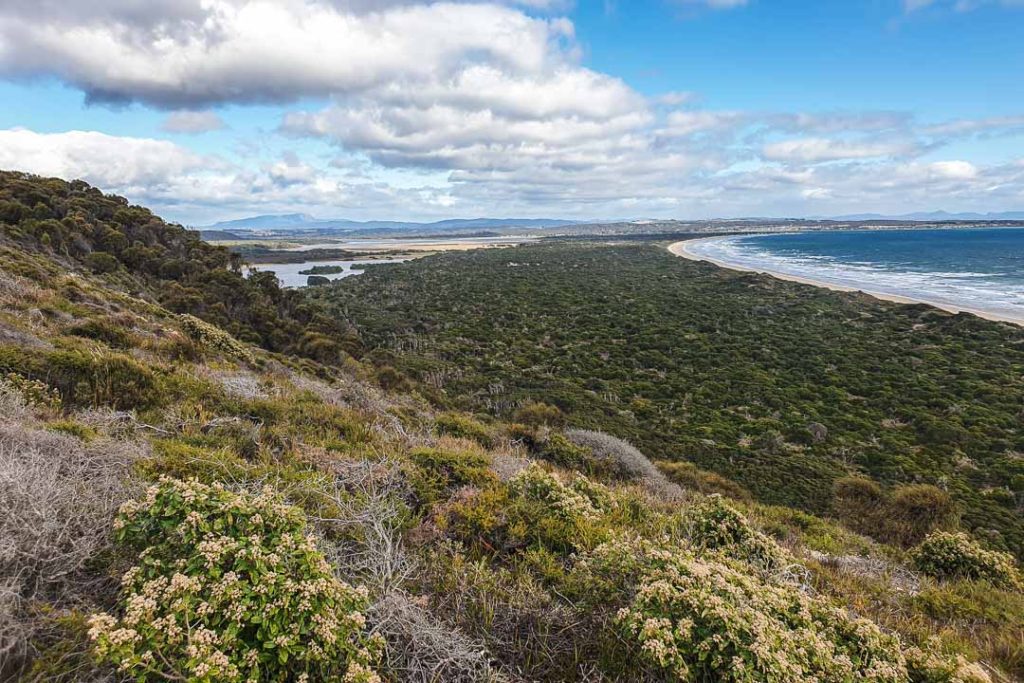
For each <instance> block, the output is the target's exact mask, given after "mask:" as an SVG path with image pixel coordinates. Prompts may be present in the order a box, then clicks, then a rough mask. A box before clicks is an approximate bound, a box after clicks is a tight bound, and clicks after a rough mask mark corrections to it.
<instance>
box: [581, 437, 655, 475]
mask: <svg viewBox="0 0 1024 683" xmlns="http://www.w3.org/2000/svg"><path fill="white" fill-rule="evenodd" d="M565 436H566V438H567V439H569V441H571V442H572V443H574V444H576V445H577V446H581V447H583V448H586V449H588V450H589V451H590V452H591V453H592V454H593V455H594V457H595V458H597V459H599V460H604V461H605V462H607V463H608V464H609V466H610V467H611V468H612V471H613V472H614V473H615V474H616V475H618V476H619V477H620V478H622V479H627V480H630V481H636V480H642V479H651V480H655V479H657V480H662V479H664V478H665V475H663V474H662V473H661V472H660V471H659V470H658V468H657V467H655V466H654V465H653V464H652V463H651V461H650V460H648V459H647V456H645V455H644V454H643V453H641V452H640V451H639V450H637V449H636V448H635V447H634V446H632V445H631V444H630V443H628V442H626V441H623V440H622V439H617V438H615V437H614V436H612V435H610V434H605V433H604V432H594V431H590V430H587V429H569V430H566V432H565Z"/></svg>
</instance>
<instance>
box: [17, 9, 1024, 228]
mask: <svg viewBox="0 0 1024 683" xmlns="http://www.w3.org/2000/svg"><path fill="white" fill-rule="evenodd" d="M1022 36H1024V0H815V1H809V0H808V1H797V0H629V1H627V0H576V1H575V2H574V1H573V0H503V1H498V2H478V1H475V0H458V1H451V2H425V1H422V0H419V1H417V0H379V1H374V0H90V1H89V2H81V3H79V2H73V3H68V2H66V0H0V169H8V170H22V171H28V172H32V173H37V174H41V175H47V176H60V177H63V178H68V179H70V178H81V179H83V180H86V181H88V182H90V183H92V184H94V185H96V186H98V187H100V188H101V189H103V190H104V191H106V192H112V193H116V194H121V195H125V196H127V197H128V198H129V199H130V200H131V201H133V202H135V203H139V204H143V205H145V206H149V207H150V208H152V209H153V210H154V211H156V212H157V213H158V214H160V215H161V216H163V217H165V218H167V219H169V220H173V221H178V222H181V223H184V224H186V225H196V226H198V225H208V224H212V223H214V222H216V221H219V220H227V219H232V218H239V217H244V216H251V215H256V214H270V213H308V214H311V215H314V216H317V217H321V218H328V217H330V218H349V219H356V220H437V219H443V218H458V217H461V218H469V217H480V216H489V217H545V218H577V219H613V218H679V219H691V218H692V219H695V218H713V217H739V216H776V217H781V216H825V215H842V214H849V213H866V212H878V213H886V214H898V213H904V212H911V211H931V210H939V209H942V210H947V211H979V212H989V211H1011V210H1017V211H1019V210H1024V40H1022V39H1021V37H1022Z"/></svg>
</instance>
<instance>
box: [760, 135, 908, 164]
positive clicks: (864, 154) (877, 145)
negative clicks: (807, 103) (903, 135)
mask: <svg viewBox="0 0 1024 683" xmlns="http://www.w3.org/2000/svg"><path fill="white" fill-rule="evenodd" d="M913 150H914V148H913V146H911V145H908V144H906V143H885V142H849V141H844V140H830V139H827V138H801V139H796V140H784V141H781V142H773V143H771V144H768V145H765V146H764V148H763V149H762V150H761V154H762V156H764V158H765V159H769V160H771V161H786V162H797V163H818V162H823V161H837V160H840V159H869V158H872V157H901V156H907V155H908V154H910V153H912V152H913Z"/></svg>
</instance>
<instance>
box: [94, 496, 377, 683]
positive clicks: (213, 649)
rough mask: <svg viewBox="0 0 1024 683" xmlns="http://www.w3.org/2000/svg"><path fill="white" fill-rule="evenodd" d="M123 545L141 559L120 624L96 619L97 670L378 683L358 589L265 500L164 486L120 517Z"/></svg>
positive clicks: (292, 512)
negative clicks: (109, 665) (102, 663)
mask: <svg viewBox="0 0 1024 683" xmlns="http://www.w3.org/2000/svg"><path fill="white" fill-rule="evenodd" d="M115 529H116V533H117V537H118V540H119V541H120V542H121V543H122V544H124V545H125V546H127V547H129V548H131V549H133V550H135V551H137V552H138V553H139V555H138V556H139V562H138V564H137V565H135V566H134V567H132V568H131V569H129V570H128V571H127V572H126V573H125V575H124V577H123V579H122V583H123V597H122V600H121V608H122V611H123V613H122V615H121V616H120V617H114V616H112V615H109V614H96V615H94V616H93V617H92V618H91V619H90V626H91V628H90V637H91V638H92V639H93V641H94V643H95V647H96V651H97V653H98V654H99V656H101V657H102V658H104V659H107V660H109V661H111V662H113V663H114V664H116V665H117V666H118V668H119V669H120V670H121V671H123V672H125V673H127V674H129V675H132V676H136V677H138V678H139V679H145V678H155V677H162V678H168V679H172V680H193V681H250V680H266V681H305V680H308V679H313V680H318V681H341V680H343V679H344V680H345V681H379V680H380V679H379V677H378V676H377V675H376V674H375V673H373V671H372V670H371V669H370V666H371V665H372V663H373V662H374V661H375V659H376V656H377V654H376V653H377V650H378V649H379V642H378V639H376V638H369V637H367V636H366V634H365V630H364V627H365V617H364V616H363V612H364V611H365V610H366V608H367V606H368V601H367V595H366V591H365V589H361V588H360V589H357V588H353V587H351V586H349V585H347V584H345V583H343V582H342V581H340V580H338V579H336V578H335V577H334V575H333V573H332V570H331V566H330V565H329V563H328V562H327V561H326V560H325V559H324V557H323V555H322V554H321V553H320V552H319V551H318V550H317V549H316V547H315V545H314V542H313V539H312V537H310V536H307V535H306V530H305V523H304V517H303V515H302V514H301V512H300V511H299V510H298V509H297V508H294V507H291V506H288V505H285V504H283V503H282V502H281V501H280V500H279V499H278V498H277V497H276V496H275V495H274V494H273V493H272V492H271V491H269V490H264V492H263V493H261V494H260V495H250V494H244V493H242V494H238V493H232V492H229V491H227V490H225V489H224V488H223V487H220V486H217V485H214V486H207V485H204V484H200V483H198V482H195V481H191V482H182V481H179V480H174V479H168V478H162V479H161V480H160V483H159V484H155V485H153V486H151V487H150V488H149V489H148V490H147V492H146V496H145V497H144V498H143V499H142V500H138V501H130V502H129V503H126V504H125V505H123V506H122V509H121V514H120V515H119V517H118V519H117V521H116V523H115Z"/></svg>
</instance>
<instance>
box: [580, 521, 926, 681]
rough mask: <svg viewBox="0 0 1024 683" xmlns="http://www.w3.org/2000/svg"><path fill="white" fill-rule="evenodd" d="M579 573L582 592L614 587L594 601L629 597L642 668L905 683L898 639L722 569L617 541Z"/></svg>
mask: <svg viewBox="0 0 1024 683" xmlns="http://www.w3.org/2000/svg"><path fill="white" fill-rule="evenodd" d="M576 571H577V572H579V573H580V574H581V576H580V577H579V579H580V580H581V585H591V586H596V587H598V588H599V589H600V588H602V587H603V588H605V589H611V591H612V592H611V593H605V594H603V595H602V593H601V592H600V591H599V592H598V593H597V595H596V596H595V599H597V600H601V599H602V598H604V597H605V596H607V595H611V596H614V595H622V594H625V595H629V596H631V597H630V598H629V599H628V604H626V605H625V606H624V607H622V608H621V609H620V610H618V612H617V613H616V618H615V620H616V622H617V623H618V625H619V627H620V628H621V629H622V631H623V634H624V635H625V637H626V639H627V642H629V643H631V644H632V647H633V649H634V650H635V652H636V653H637V654H638V655H639V658H640V660H641V661H643V662H644V663H646V664H647V665H648V666H650V667H651V668H652V669H654V670H655V671H658V672H660V673H661V674H663V675H665V676H667V677H671V678H672V679H674V680H681V681H723V682H728V681H743V682H744V683H749V682H754V681H765V682H768V681H773V682H782V681H786V682H787V683H790V682H793V683H798V682H806V683H810V682H812V681H813V682H815V683H824V682H826V681H834V682H836V683H846V682H848V681H853V680H857V681H878V682H886V683H905V682H906V681H907V671H906V666H905V664H904V659H903V655H902V653H901V651H900V643H899V640H898V639H897V638H895V637H893V636H889V635H886V634H885V633H883V632H882V631H881V630H880V629H879V628H878V627H877V626H876V625H874V624H873V623H871V622H869V621H867V620H865V619H859V618H856V617H853V616H850V615H849V614H848V613H847V612H846V611H845V610H842V609H839V608H837V607H834V606H832V605H831V604H829V603H827V602H825V601H823V600H817V599H814V598H810V597H808V596H806V595H804V594H803V593H802V592H800V591H799V590H797V589H796V588H793V587H790V586H785V585H776V584H771V583H766V582H764V581H761V580H759V579H757V578H756V577H755V576H754V575H751V574H750V572H748V571H745V570H744V569H743V567H742V566H738V565H735V564H733V563H731V562H729V561H718V560H711V559H701V558H698V557H695V556H693V555H691V554H689V553H688V552H686V551H684V550H682V549H679V548H675V547H671V546H665V545H658V544H654V543H651V542H649V541H643V540H617V541H612V542H609V543H606V544H603V545H601V546H600V547H598V548H597V549H596V550H595V551H594V552H593V553H592V554H591V555H590V556H588V557H587V558H586V559H585V560H583V561H582V562H581V563H580V564H579V565H578V566H577V570H576ZM652 678H653V677H652ZM659 679H660V676H659Z"/></svg>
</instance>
